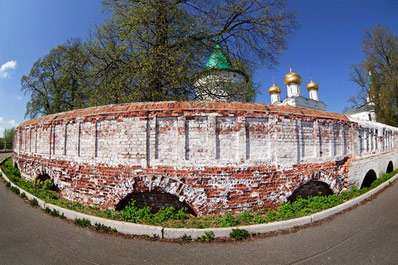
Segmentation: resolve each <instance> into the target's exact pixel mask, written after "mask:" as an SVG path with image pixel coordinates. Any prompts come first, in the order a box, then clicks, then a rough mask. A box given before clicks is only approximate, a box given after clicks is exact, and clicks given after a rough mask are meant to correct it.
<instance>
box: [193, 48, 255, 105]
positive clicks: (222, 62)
mask: <svg viewBox="0 0 398 265" xmlns="http://www.w3.org/2000/svg"><path fill="white" fill-rule="evenodd" d="M247 82H249V77H248V76H247V74H246V73H244V72H242V71H241V70H238V69H235V68H234V67H233V66H232V63H231V60H230V58H229V56H228V55H227V54H226V53H225V52H224V50H223V49H222V47H221V46H220V45H218V44H217V45H216V47H215V48H214V51H213V53H212V54H211V55H210V58H209V60H208V62H207V64H206V67H205V70H203V71H201V72H199V73H198V74H197V78H196V81H195V96H196V99H198V100H217V101H220V100H221V101H226V100H231V96H230V95H229V94H228V93H227V89H230V88H231V85H232V86H233V85H237V86H239V85H244V84H246V83H247Z"/></svg>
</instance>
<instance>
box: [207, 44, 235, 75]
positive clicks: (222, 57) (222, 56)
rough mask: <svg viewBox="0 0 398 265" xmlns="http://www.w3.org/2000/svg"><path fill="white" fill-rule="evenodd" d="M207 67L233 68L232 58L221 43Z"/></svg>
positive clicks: (211, 56) (215, 49)
mask: <svg viewBox="0 0 398 265" xmlns="http://www.w3.org/2000/svg"><path fill="white" fill-rule="evenodd" d="M206 69H233V67H232V63H231V60H230V59H229V57H228V55H227V54H226V53H225V52H224V50H223V49H222V47H221V46H220V45H219V44H217V46H216V47H215V48H214V51H213V53H212V54H211V55H210V58H209V60H208V61H207V64H206Z"/></svg>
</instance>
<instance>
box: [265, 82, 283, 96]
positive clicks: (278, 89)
mask: <svg viewBox="0 0 398 265" xmlns="http://www.w3.org/2000/svg"><path fill="white" fill-rule="evenodd" d="M268 93H270V94H274V93H279V94H280V93H281V89H280V88H279V87H277V86H276V85H275V84H274V83H273V84H272V87H270V88H269V89H268Z"/></svg>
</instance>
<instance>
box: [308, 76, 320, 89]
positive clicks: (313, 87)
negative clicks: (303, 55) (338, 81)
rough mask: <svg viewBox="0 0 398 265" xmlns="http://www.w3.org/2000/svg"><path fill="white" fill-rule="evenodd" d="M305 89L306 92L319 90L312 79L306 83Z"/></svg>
mask: <svg viewBox="0 0 398 265" xmlns="http://www.w3.org/2000/svg"><path fill="white" fill-rule="evenodd" d="M307 89H308V90H315V89H316V90H318V89H319V86H318V84H317V83H315V82H314V81H312V78H311V82H309V83H308V85H307Z"/></svg>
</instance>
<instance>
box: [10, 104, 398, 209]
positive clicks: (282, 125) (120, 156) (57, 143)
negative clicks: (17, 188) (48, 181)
mask: <svg viewBox="0 0 398 265" xmlns="http://www.w3.org/2000/svg"><path fill="white" fill-rule="evenodd" d="M363 126H365V125H363ZM365 127H366V126H365ZM366 129H367V130H370V128H367V127H366ZM380 130H384V129H383V128H380ZM360 136H361V134H360V133H359V130H358V124H357V123H355V122H352V121H350V120H349V119H348V118H347V117H346V116H344V115H341V114H336V113H329V112H324V111H316V110H310V109H302V108H293V107H286V106H284V107H282V106H274V105H265V104H253V103H231V102H211V101H204V102H159V103H132V104H123V105H111V106H101V107H96V108H89V109H82V110H75V111H71V112H65V113H60V114H56V115H50V116H46V117H43V118H39V119H34V120H30V121H27V122H25V123H23V124H21V125H20V126H19V127H18V128H17V133H16V141H15V142H16V143H17V144H16V146H15V148H14V161H15V162H16V163H17V164H18V165H19V168H20V169H21V172H22V175H23V176H24V177H26V178H31V179H34V178H35V177H37V176H38V175H40V174H45V173H46V174H48V175H49V176H50V177H51V178H52V179H53V181H54V183H55V184H56V185H57V187H58V188H59V189H60V191H61V194H62V196H64V197H65V198H67V199H70V200H76V201H80V202H82V203H83V204H86V205H98V206H100V207H102V208H115V207H116V206H117V205H118V204H119V203H120V202H121V201H123V199H125V198H126V197H128V196H131V194H136V193H139V192H145V193H147V194H150V193H151V192H152V191H156V192H161V193H167V194H170V195H172V196H175V197H176V198H178V200H179V201H181V203H186V204H187V205H189V206H190V207H191V208H192V209H193V211H195V212H196V213H197V214H199V215H202V214H215V213H220V212H223V211H229V210H232V211H236V212H239V211H243V210H247V209H253V208H257V207H260V206H264V205H265V206H276V205H277V204H278V203H280V202H283V201H286V199H287V198H288V197H289V196H290V195H291V194H292V193H293V191H294V190H295V189H296V188H297V187H299V186H301V185H302V184H303V183H307V182H308V181H310V180H317V181H322V182H324V183H326V184H327V185H328V186H329V187H330V189H331V190H332V191H333V192H335V193H338V192H340V191H341V190H342V189H343V188H344V187H345V186H347V183H348V180H347V177H348V169H349V164H350V161H351V160H352V159H355V157H357V156H361V155H366V154H372V152H373V153H377V152H383V151H386V150H392V149H393V148H394V146H397V143H396V141H397V137H396V136H397V132H396V131H395V130H394V129H392V128H391V127H389V128H388V130H386V132H385V134H381V136H380V137H379V138H376V136H374V137H373V138H372V139H373V141H375V142H374V143H373V145H372V146H370V147H369V148H368V149H365V148H362V147H361V146H363V145H364V141H365V140H363V137H362V136H361V137H360ZM367 141H368V142H369V141H370V140H369V139H368V140H367ZM376 143H378V144H377V145H376ZM376 146H377V147H376ZM348 158H349V159H348ZM167 198H169V197H167ZM169 203H171V202H169ZM171 205H173V204H172V203H171ZM175 205H177V204H175ZM153 206H154V205H153ZM160 206H162V205H160Z"/></svg>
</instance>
